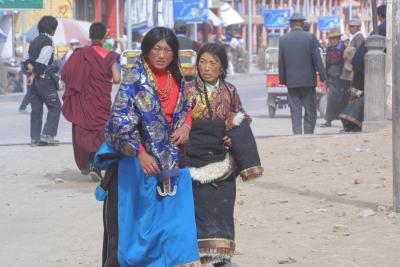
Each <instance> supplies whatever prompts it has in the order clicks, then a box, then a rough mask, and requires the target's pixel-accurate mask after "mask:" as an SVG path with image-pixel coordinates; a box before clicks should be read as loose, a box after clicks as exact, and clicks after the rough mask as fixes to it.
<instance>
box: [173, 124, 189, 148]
mask: <svg viewBox="0 0 400 267" xmlns="http://www.w3.org/2000/svg"><path fill="white" fill-rule="evenodd" d="M189 133H190V127H189V126H187V125H186V124H184V125H183V126H181V127H179V128H178V129H176V130H175V131H174V133H173V134H172V135H171V138H172V143H173V144H174V146H179V145H183V144H186V142H187V141H188V140H189Z"/></svg>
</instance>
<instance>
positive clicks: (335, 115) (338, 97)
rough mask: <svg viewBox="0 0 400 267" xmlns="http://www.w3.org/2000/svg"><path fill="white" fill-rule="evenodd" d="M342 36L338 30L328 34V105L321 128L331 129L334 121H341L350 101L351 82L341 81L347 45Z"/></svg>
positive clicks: (334, 29)
mask: <svg viewBox="0 0 400 267" xmlns="http://www.w3.org/2000/svg"><path fill="white" fill-rule="evenodd" d="M341 36H342V34H341V33H340V30H339V29H337V28H333V29H331V30H330V31H329V33H328V39H329V47H328V49H327V50H326V74H327V76H328V105H327V108H326V114H325V123H324V124H322V125H321V127H331V126H332V121H333V120H336V119H339V114H340V112H342V110H343V109H344V108H345V107H346V106H347V103H348V101H349V91H348V88H349V86H350V82H349V81H346V80H342V79H340V75H341V74H342V72H343V65H344V59H343V52H344V50H345V48H346V45H345V44H344V42H343V41H341V39H340V38H341Z"/></svg>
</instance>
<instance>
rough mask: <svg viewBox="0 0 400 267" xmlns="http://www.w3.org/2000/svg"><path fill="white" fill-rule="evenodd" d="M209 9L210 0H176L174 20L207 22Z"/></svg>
mask: <svg viewBox="0 0 400 267" xmlns="http://www.w3.org/2000/svg"><path fill="white" fill-rule="evenodd" d="M0 1H1V0H0ZM207 10H208V0H174V21H177V20H183V21H186V22H189V23H203V22H207V21H208V12H207Z"/></svg>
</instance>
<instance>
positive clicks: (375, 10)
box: [371, 0, 378, 34]
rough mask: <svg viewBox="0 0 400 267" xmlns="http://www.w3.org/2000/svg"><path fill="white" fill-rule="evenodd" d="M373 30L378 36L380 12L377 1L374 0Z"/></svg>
mask: <svg viewBox="0 0 400 267" xmlns="http://www.w3.org/2000/svg"><path fill="white" fill-rule="evenodd" d="M371 5H372V29H373V31H372V32H373V33H374V34H378V12H377V7H376V0H372V3H371Z"/></svg>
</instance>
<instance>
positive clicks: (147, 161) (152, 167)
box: [138, 151, 160, 176]
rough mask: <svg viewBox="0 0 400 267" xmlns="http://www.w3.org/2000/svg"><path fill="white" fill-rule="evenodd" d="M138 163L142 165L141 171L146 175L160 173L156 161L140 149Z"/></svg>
mask: <svg viewBox="0 0 400 267" xmlns="http://www.w3.org/2000/svg"><path fill="white" fill-rule="evenodd" d="M138 159H139V161H140V165H141V166H142V169H143V172H144V174H145V175H146V176H150V175H154V174H157V173H160V169H159V168H158V164H157V161H156V160H155V159H154V158H153V157H152V156H151V155H149V154H148V153H147V152H146V151H142V152H140V153H139V155H138Z"/></svg>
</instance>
